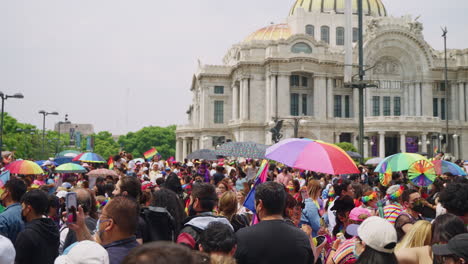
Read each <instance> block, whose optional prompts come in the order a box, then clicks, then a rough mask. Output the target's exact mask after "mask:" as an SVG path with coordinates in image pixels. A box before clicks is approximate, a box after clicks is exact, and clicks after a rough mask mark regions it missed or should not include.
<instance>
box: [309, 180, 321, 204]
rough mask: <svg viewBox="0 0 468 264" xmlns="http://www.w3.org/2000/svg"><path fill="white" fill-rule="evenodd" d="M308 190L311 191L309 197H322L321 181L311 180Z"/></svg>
mask: <svg viewBox="0 0 468 264" xmlns="http://www.w3.org/2000/svg"><path fill="white" fill-rule="evenodd" d="M307 191H308V193H309V197H310V198H311V199H313V200H317V199H318V198H319V197H320V194H321V191H322V187H321V185H320V181H318V180H310V181H309V183H308V184H307Z"/></svg>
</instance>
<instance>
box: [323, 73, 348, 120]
mask: <svg viewBox="0 0 468 264" xmlns="http://www.w3.org/2000/svg"><path fill="white" fill-rule="evenodd" d="M333 90H334V87H333V79H332V78H328V79H327V94H326V98H327V118H328V119H331V118H333V117H334V113H333V109H334V106H333V103H334V93H333ZM343 109H344V104H343Z"/></svg>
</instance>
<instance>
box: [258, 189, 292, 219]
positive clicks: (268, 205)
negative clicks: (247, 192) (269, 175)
mask: <svg viewBox="0 0 468 264" xmlns="http://www.w3.org/2000/svg"><path fill="white" fill-rule="evenodd" d="M285 205H286V190H285V189H284V186H283V185H282V184H280V183H277V182H264V183H262V184H259V185H258V186H257V188H256V190H255V210H256V212H257V215H258V217H259V219H260V220H261V219H262V218H264V217H266V216H270V215H282V214H283V211H284V207H285Z"/></svg>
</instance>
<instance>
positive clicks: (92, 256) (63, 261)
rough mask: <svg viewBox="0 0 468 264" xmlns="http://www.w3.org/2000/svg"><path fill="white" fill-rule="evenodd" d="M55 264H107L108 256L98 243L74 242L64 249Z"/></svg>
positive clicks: (88, 241)
mask: <svg viewBox="0 0 468 264" xmlns="http://www.w3.org/2000/svg"><path fill="white" fill-rule="evenodd" d="M54 263H55V264H108V263H109V254H108V253H107V251H106V250H105V249H104V248H103V247H102V246H101V245H99V244H98V243H96V242H94V241H90V240H83V241H81V242H76V243H74V244H72V245H70V246H69V247H68V248H66V249H65V250H64V252H63V255H62V256H60V257H58V258H57V259H55V262H54Z"/></svg>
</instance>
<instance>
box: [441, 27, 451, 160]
mask: <svg viewBox="0 0 468 264" xmlns="http://www.w3.org/2000/svg"><path fill="white" fill-rule="evenodd" d="M447 33H448V31H447V27H445V28H442V37H443V38H444V53H445V68H444V75H445V126H446V127H445V129H446V130H445V152H449V150H450V149H449V112H448V111H449V107H448V104H449V98H448V89H449V85H448V73H447Z"/></svg>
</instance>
